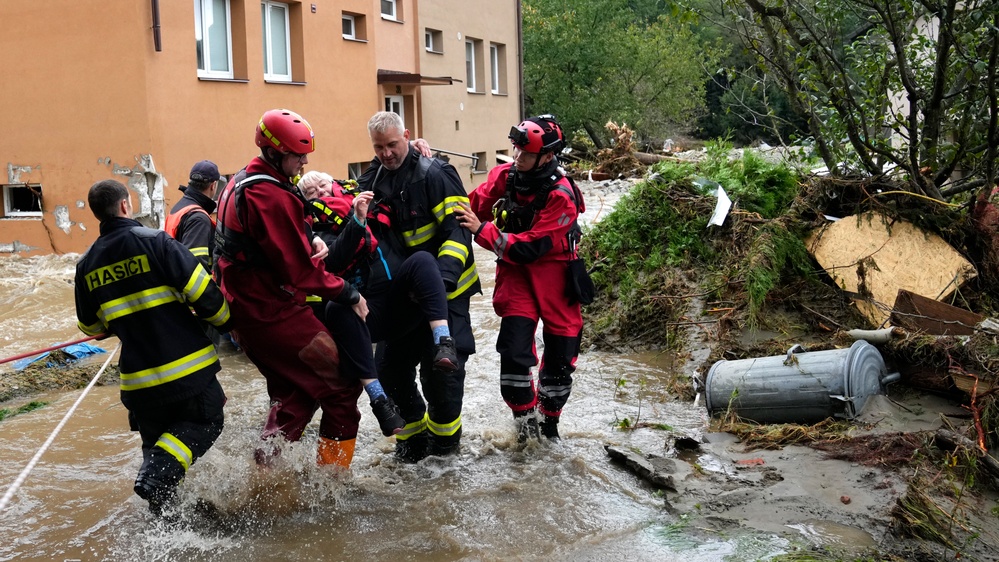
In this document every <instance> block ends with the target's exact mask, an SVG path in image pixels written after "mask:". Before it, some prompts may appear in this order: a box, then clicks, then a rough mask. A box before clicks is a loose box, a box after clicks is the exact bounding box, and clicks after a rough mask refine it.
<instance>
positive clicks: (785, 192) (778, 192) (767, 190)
mask: <svg viewBox="0 0 999 562" xmlns="http://www.w3.org/2000/svg"><path fill="white" fill-rule="evenodd" d="M705 149H706V150H707V155H708V157H707V159H706V160H705V162H703V163H702V164H701V170H702V171H703V173H704V174H705V175H706V176H708V177H710V178H711V179H712V180H714V181H716V182H718V183H720V184H721V185H722V187H724V188H725V192H726V193H728V196H729V198H731V199H733V200H737V201H738V202H739V206H740V207H741V208H743V209H745V210H747V211H752V212H755V213H759V214H760V215H761V216H763V218H767V219H772V218H775V217H777V216H779V215H781V214H782V213H784V212H785V211H786V210H787V208H788V207H789V206H790V205H791V202H792V201H794V198H795V197H796V196H797V195H798V189H799V187H800V186H799V180H798V174H797V173H796V172H795V171H794V170H792V169H791V168H789V167H788V166H787V165H786V164H777V163H772V162H768V161H767V160H765V159H763V158H762V157H761V156H760V155H759V154H758V153H756V152H754V151H752V150H746V151H744V152H743V154H742V158H739V159H738V160H730V159H729V155H730V154H731V151H732V145H731V144H730V143H728V142H726V141H720V140H717V141H711V142H708V143H707V144H706V145H705Z"/></svg>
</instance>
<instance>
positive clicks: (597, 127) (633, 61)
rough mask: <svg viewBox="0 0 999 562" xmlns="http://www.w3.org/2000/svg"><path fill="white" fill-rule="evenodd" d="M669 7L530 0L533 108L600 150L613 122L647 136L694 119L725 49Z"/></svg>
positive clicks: (647, 1) (603, 0)
mask: <svg viewBox="0 0 999 562" xmlns="http://www.w3.org/2000/svg"><path fill="white" fill-rule="evenodd" d="M666 9H667V8H666V6H665V5H664V4H662V3H660V2H655V1H652V0H643V1H633V2H629V1H628V0H525V2H524V75H525V84H524V91H525V98H526V101H527V105H528V112H529V113H554V114H555V115H557V116H558V118H559V120H560V121H561V122H562V124H563V126H564V128H565V129H566V130H567V131H575V130H579V129H582V130H585V131H586V133H587V135H588V136H589V137H590V138H591V140H592V141H593V143H594V144H595V145H596V146H597V147H604V146H606V144H607V131H606V130H605V129H604V124H605V123H607V122H608V121H615V122H617V123H627V124H628V125H629V127H631V128H632V129H633V130H635V131H636V132H637V133H638V135H639V138H644V139H660V138H663V135H666V134H669V131H670V130H671V129H672V128H675V127H677V126H679V125H683V126H689V125H690V124H692V123H693V122H694V120H695V119H696V117H697V115H698V113H699V112H702V111H703V110H704V85H705V82H706V79H707V69H713V68H714V67H715V66H716V65H717V61H718V60H719V58H720V56H721V54H722V52H723V51H722V48H721V47H720V46H719V45H718V44H712V43H706V42H704V41H702V40H701V39H700V38H699V37H697V36H696V35H695V34H694V33H693V32H692V31H691V29H690V24H689V22H688V21H687V20H686V19H684V18H683V17H682V16H681V15H680V14H678V13H672V12H671V13H670V14H664V13H660V12H661V11H665V10H666Z"/></svg>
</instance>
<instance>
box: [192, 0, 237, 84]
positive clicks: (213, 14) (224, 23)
mask: <svg viewBox="0 0 999 562" xmlns="http://www.w3.org/2000/svg"><path fill="white" fill-rule="evenodd" d="M229 22H230V13H229V0H194V38H195V42H196V43H197V46H198V76H203V77H205V78H232V76H233V75H232V35H231V34H230V33H229V28H230V27H229Z"/></svg>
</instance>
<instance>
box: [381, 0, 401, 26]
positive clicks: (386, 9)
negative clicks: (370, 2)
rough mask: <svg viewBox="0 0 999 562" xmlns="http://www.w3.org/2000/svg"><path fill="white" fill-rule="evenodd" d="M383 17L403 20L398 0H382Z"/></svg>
mask: <svg viewBox="0 0 999 562" xmlns="http://www.w3.org/2000/svg"><path fill="white" fill-rule="evenodd" d="M382 17H383V18H385V19H389V20H396V21H399V20H401V19H402V18H401V14H400V13H399V3H398V2H397V1H396V0H382Z"/></svg>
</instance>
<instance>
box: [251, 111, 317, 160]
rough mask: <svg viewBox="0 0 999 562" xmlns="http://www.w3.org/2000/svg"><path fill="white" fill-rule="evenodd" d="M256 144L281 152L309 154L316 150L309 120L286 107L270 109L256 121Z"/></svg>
mask: <svg viewBox="0 0 999 562" xmlns="http://www.w3.org/2000/svg"><path fill="white" fill-rule="evenodd" d="M257 146H259V147H261V148H263V147H265V146H269V147H271V148H273V149H275V150H277V151H278V152H280V153H281V154H288V153H289V152H293V153H295V154H309V153H310V152H314V151H315V150H316V142H315V134H314V133H313V132H312V127H311V126H309V122H308V121H306V120H305V119H302V116H301V115H299V114H297V113H295V112H294V111H290V110H287V109H272V110H270V111H268V112H266V113H264V114H263V116H261V117H260V122H259V123H257Z"/></svg>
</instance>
